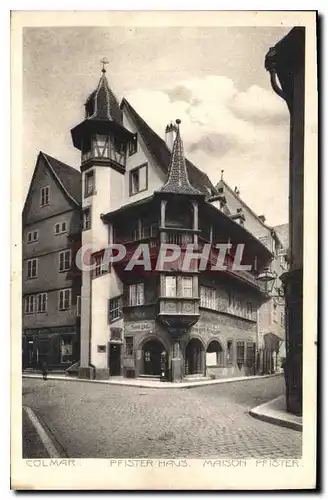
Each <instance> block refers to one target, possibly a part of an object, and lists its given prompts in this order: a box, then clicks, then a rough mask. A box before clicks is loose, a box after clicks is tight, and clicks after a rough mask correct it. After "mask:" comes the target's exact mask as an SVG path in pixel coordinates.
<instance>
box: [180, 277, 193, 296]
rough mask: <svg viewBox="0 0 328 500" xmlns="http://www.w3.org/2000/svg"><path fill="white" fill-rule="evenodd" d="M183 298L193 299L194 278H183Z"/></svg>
mask: <svg viewBox="0 0 328 500" xmlns="http://www.w3.org/2000/svg"><path fill="white" fill-rule="evenodd" d="M182 297H192V278H191V277H190V276H183V277H182Z"/></svg>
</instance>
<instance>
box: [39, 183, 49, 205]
mask: <svg viewBox="0 0 328 500" xmlns="http://www.w3.org/2000/svg"><path fill="white" fill-rule="evenodd" d="M49 195H50V188H49V186H45V187H43V188H41V190H40V206H41V207H45V206H46V205H49Z"/></svg>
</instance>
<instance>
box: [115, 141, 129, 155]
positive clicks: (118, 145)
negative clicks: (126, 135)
mask: <svg viewBox="0 0 328 500" xmlns="http://www.w3.org/2000/svg"><path fill="white" fill-rule="evenodd" d="M113 145H114V149H115V151H116V152H117V153H119V154H120V155H125V150H126V143H124V142H123V141H120V140H119V139H118V138H117V137H113Z"/></svg>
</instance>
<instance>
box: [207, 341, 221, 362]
mask: <svg viewBox="0 0 328 500" xmlns="http://www.w3.org/2000/svg"><path fill="white" fill-rule="evenodd" d="M206 366H224V351H223V349H222V346H221V344H220V342H219V341H218V340H212V342H210V343H209V345H208V347H207V350H206Z"/></svg>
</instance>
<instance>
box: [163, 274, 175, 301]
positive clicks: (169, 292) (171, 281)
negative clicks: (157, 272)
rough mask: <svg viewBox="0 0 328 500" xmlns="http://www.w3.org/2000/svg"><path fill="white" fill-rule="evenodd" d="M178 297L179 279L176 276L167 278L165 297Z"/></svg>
mask: <svg viewBox="0 0 328 500" xmlns="http://www.w3.org/2000/svg"><path fill="white" fill-rule="evenodd" d="M176 296H177V278H176V276H165V297H176Z"/></svg>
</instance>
